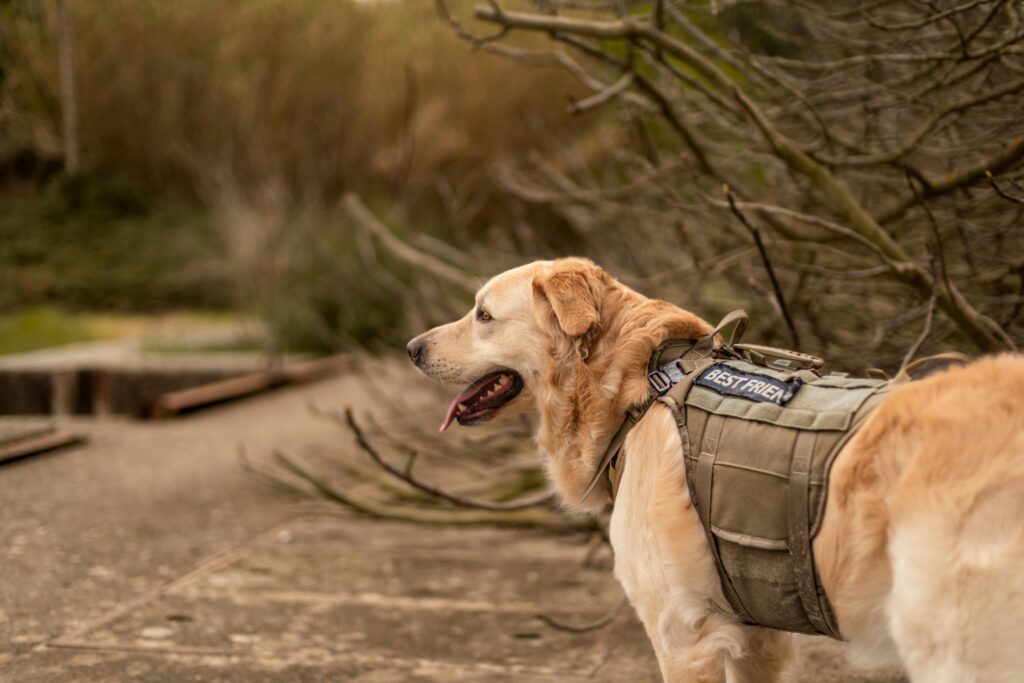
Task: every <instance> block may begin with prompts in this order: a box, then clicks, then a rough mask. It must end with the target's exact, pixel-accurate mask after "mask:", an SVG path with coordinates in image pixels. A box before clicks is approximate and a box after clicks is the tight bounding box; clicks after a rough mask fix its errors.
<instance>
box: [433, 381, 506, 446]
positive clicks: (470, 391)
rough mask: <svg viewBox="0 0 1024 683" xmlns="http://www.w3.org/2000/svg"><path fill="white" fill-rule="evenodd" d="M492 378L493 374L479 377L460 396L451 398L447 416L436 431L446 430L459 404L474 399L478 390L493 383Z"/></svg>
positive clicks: (457, 410)
mask: <svg viewBox="0 0 1024 683" xmlns="http://www.w3.org/2000/svg"><path fill="white" fill-rule="evenodd" d="M494 377H495V376H494V375H493V374H492V375H487V376H486V377H481V378H480V379H478V380H477V381H475V382H473V383H472V384H470V385H469V386H468V387H466V388H465V389H464V390H463V392H462V393H461V394H459V395H458V396H456V397H455V398H453V399H452V404H451V405H450V406H448V414H447V415H445V416H444V422H442V423H441V428H440V429H439V430H438V431H439V432H443V431H444V430H446V429H448V425H450V424H451V423H452V420H454V419H455V414H456V413H458V412H459V404H460V403H465V402H468V401H469V400H471V399H472V398H474V397H475V396H476V395H477V394H478V393H480V390H481V389H483V387H485V386H487V385H489V384H491V382H493V381H494Z"/></svg>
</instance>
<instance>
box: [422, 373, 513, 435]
mask: <svg viewBox="0 0 1024 683" xmlns="http://www.w3.org/2000/svg"><path fill="white" fill-rule="evenodd" d="M522 390H523V378H522V377H520V376H519V374H518V373H515V372H513V371H512V370H498V371H497V372H492V373H491V374H489V375H485V376H483V377H481V378H480V379H478V380H477V381H475V382H473V383H472V384H470V385H469V386H468V387H466V389H465V390H464V391H463V392H462V393H461V394H459V395H458V396H456V397H455V400H453V401H452V404H451V405H450V406H448V414H447V415H445V418H444V422H442V423H441V430H440V431H442V432H443V431H444V430H446V429H448V425H450V424H451V423H452V420H458V421H459V424H460V425H463V426H466V425H472V424H477V423H479V422H485V421H486V420H490V419H491V418H492V417H494V416H495V415H497V414H498V412H499V411H500V410H501V408H502V407H503V406H504V405H506V404H507V403H508V402H510V401H511V400H512V399H514V398H515V397H516V396H518V395H519V392H520V391H522Z"/></svg>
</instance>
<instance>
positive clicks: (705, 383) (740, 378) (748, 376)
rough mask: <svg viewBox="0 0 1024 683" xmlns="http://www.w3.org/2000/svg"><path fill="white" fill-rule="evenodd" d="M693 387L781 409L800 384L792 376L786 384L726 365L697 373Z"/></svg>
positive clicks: (800, 382) (766, 376)
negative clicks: (772, 404)
mask: <svg viewBox="0 0 1024 683" xmlns="http://www.w3.org/2000/svg"><path fill="white" fill-rule="evenodd" d="M695 384H699V385H701V386H702V387H707V388H708V389H711V390H712V391H716V392H718V393H719V394H728V395H729V396H739V397H740V398H746V399H750V400H751V401H758V402H760V403H774V404H775V405H777V406H784V405H786V404H787V403H789V401H790V399H792V398H793V397H794V396H795V395H796V392H797V391H798V390H799V389H800V387H801V386H802V384H803V382H802V381H800V379H798V378H795V377H794V378H793V379H791V380H789V381H788V382H786V381H783V380H781V379H776V378H774V377H769V376H768V375H759V374H757V373H755V372H743V371H742V370H737V369H735V368H731V367H729V366H727V365H712V366H711V367H709V368H707V369H706V370H704V372H702V373H700V375H699V376H698V377H697V379H696V381H695Z"/></svg>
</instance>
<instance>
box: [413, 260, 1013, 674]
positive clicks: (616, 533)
mask: <svg viewBox="0 0 1024 683" xmlns="http://www.w3.org/2000/svg"><path fill="white" fill-rule="evenodd" d="M710 330H711V326H710V325H708V323H707V322H705V321H703V320H701V319H700V318H699V317H697V316H696V315H694V314H692V313H689V312H687V311H685V310H682V309H681V308H678V307H676V306H673V305H672V304H669V303H666V302H664V301H657V300H653V299H649V298H647V297H644V296H643V295H641V294H639V293H637V292H635V291H633V290H631V289H629V288H628V287H626V286H624V285H622V284H621V283H619V282H618V281H616V280H615V279H614V278H613V277H611V276H610V275H609V274H607V273H606V272H604V271H603V270H601V269H600V268H598V267H597V266H596V265H594V264H593V263H591V262H590V261H587V260H584V259H577V258H569V259H559V260H556V261H540V262H536V263H531V264H528V265H525V266H522V267H519V268H515V269H513V270H510V271H507V272H505V273H502V274H501V275H498V276H497V277H495V278H494V279H492V280H491V281H489V282H488V283H487V284H486V285H484V286H483V288H481V289H480V291H479V293H478V294H477V297H476V305H475V307H474V308H473V310H472V311H470V312H469V313H468V314H467V315H466V316H465V317H464V318H462V319H461V320H458V321H456V322H453V323H450V324H448V325H444V326H441V327H437V328H435V329H432V330H430V331H428V332H426V333H424V334H422V335H420V336H418V337H416V338H415V339H413V340H412V341H411V342H409V345H408V351H409V355H410V356H411V357H412V359H413V361H414V362H415V363H416V365H417V366H419V368H420V369H421V370H422V371H423V372H425V373H426V374H428V375H430V376H432V377H435V378H437V379H440V380H444V381H447V382H459V383H469V385H470V386H469V387H468V388H467V389H466V390H465V391H463V392H462V393H461V394H459V395H458V396H457V397H456V398H455V400H454V401H452V404H451V406H450V407H449V409H448V411H447V414H446V415H445V418H444V423H443V424H442V430H443V429H444V428H446V427H447V426H448V425H449V424H450V423H451V422H452V421H453V420H456V421H458V422H459V423H460V424H463V425H469V424H474V423H477V422H481V421H484V420H488V419H490V418H492V417H494V416H495V415H497V414H498V413H500V412H505V411H508V410H511V409H513V408H515V407H517V406H518V407H521V408H524V409H535V410H537V411H539V413H540V426H539V431H538V434H537V442H538V445H539V448H540V450H541V454H542V456H543V460H544V462H545V463H546V467H547V470H548V473H549V476H550V480H551V482H552V483H553V485H554V487H555V488H556V489H557V491H558V493H559V494H560V496H561V499H562V500H563V502H564V504H565V505H566V506H567V507H569V508H573V509H581V508H583V507H586V508H589V509H591V510H594V509H597V508H601V507H602V506H604V505H606V503H607V500H606V499H604V497H603V495H599V493H598V492H595V493H594V494H593V495H591V496H590V497H589V498H588V500H587V502H586V505H585V506H584V505H582V504H581V503H580V494H581V492H582V491H583V490H584V488H585V487H586V485H587V483H588V482H589V481H590V479H591V476H592V475H593V473H594V468H595V467H596V465H597V462H598V459H599V458H600V456H601V455H602V453H603V451H604V450H605V447H606V445H607V443H608V441H609V439H610V438H611V436H612V435H613V434H614V433H615V431H616V430H617V429H618V428H619V425H620V424H621V422H622V420H623V417H624V415H625V412H626V409H627V408H628V407H629V406H631V405H635V404H639V403H641V402H642V401H643V400H644V399H645V397H647V395H648V392H649V388H648V384H647V377H646V367H647V362H648V359H649V357H650V355H651V353H652V352H653V351H654V349H655V347H657V346H658V344H659V343H660V342H662V341H663V340H665V339H668V338H675V337H683V338H696V337H700V336H702V335H706V334H707V333H709V332H710ZM625 451H626V453H627V454H628V457H627V459H626V468H625V472H624V474H623V476H622V480H621V483H620V489H619V492H618V496H617V498H616V500H615V506H614V510H613V512H612V517H611V527H610V533H611V542H612V546H613V548H614V551H615V576H616V578H617V579H618V580H619V582H620V583H621V584H622V586H623V588H624V589H625V592H626V594H627V595H628V597H629V600H630V601H631V603H632V604H633V606H634V607H635V609H636V611H637V614H638V615H639V617H640V619H641V621H642V622H643V624H644V627H645V628H646V631H647V634H648V635H649V637H650V640H651V643H652V644H653V646H654V650H655V653H656V654H657V657H658V661H659V664H660V667H661V671H662V676H663V678H664V679H665V680H666V681H670V682H673V683H677V682H681V681H695V682H696V681H700V682H705V681H715V682H720V681H723V680H727V681H730V682H733V683H738V682H746V683H771V682H772V681H776V680H779V679H780V677H781V675H782V673H783V670H784V669H785V667H786V663H787V659H788V656H789V652H790V649H791V643H790V636H789V635H788V634H786V633H783V632H780V631H773V630H770V629H764V628H759V627H752V626H746V625H743V624H741V623H739V622H738V621H737V619H736V618H735V617H734V616H733V614H732V613H731V612H730V610H729V609H728V606H727V602H726V600H725V598H724V596H723V594H722V590H721V586H720V583H719V577H718V574H717V573H716V571H715V567H714V564H713V559H712V555H711V552H710V551H709V549H708V546H707V541H706V539H705V536H704V532H703V530H702V528H701V524H700V521H699V519H698V516H697V514H696V512H695V511H694V509H693V507H692V505H691V503H690V499H689V495H688V494H687V489H686V484H685V478H684V471H683V467H684V464H683V459H682V457H680V454H681V443H680V440H679V433H678V431H677V428H676V425H675V423H674V421H673V419H672V416H671V414H670V413H669V411H668V409H666V408H665V407H664V406H662V405H660V404H657V403H656V404H655V405H654V407H653V408H651V410H650V411H649V412H648V413H647V414H646V415H645V417H644V418H643V419H642V420H641V421H640V423H639V424H638V425H637V426H636V428H634V429H633V431H632V432H630V434H629V436H628V438H627V439H626V442H625ZM827 501H828V502H827V506H826V511H825V518H824V522H823V526H822V528H821V531H820V533H819V534H818V536H817V537H816V538H815V540H814V543H813V552H814V557H815V560H816V563H817V567H818V569H819V572H820V575H821V580H822V584H823V586H824V588H825V590H826V592H827V594H828V596H829V598H830V599H831V602H832V605H833V608H834V610H835V612H836V617H837V620H838V623H839V627H840V630H841V631H842V633H843V635H844V637H845V638H846V640H847V641H848V643H849V648H848V649H849V652H850V654H851V658H852V660H853V661H854V663H859V664H861V665H863V666H869V667H870V666H881V665H901V666H902V667H904V668H905V670H906V671H907V672H908V674H909V676H910V677H911V679H912V680H913V681H914V682H915V683H920V682H927V683H947V682H948V683H953V682H956V683H970V682H979V683H980V682H985V683H995V682H997V681H1002V682H1005V683H1009V682H1010V681H1016V682H1019V681H1024V358H1022V357H1020V356H1014V355H1004V356H999V357H992V358H986V359H983V360H979V361H977V362H975V363H972V364H970V365H968V366H966V367H961V368H956V369H951V370H947V371H945V372H942V373H940V374H937V375H933V376H930V377H928V378H927V379H924V380H921V381H917V382H913V383H910V384H907V385H904V386H901V387H899V388H897V389H894V390H893V391H891V392H890V394H889V396H888V398H886V399H885V400H884V401H883V403H882V404H881V405H880V407H878V408H877V409H876V410H875V412H874V413H873V414H872V416H871V417H870V418H869V420H868V421H867V423H866V424H865V425H864V427H862V428H861V429H860V430H859V432H858V433H857V434H856V436H855V437H854V438H853V439H851V440H850V442H849V443H848V444H847V445H846V446H845V447H844V448H843V450H842V452H841V453H840V454H839V456H838V458H837V459H836V461H835V464H834V466H833V468H832V473H831V478H830V480H829V484H828V493H827Z"/></svg>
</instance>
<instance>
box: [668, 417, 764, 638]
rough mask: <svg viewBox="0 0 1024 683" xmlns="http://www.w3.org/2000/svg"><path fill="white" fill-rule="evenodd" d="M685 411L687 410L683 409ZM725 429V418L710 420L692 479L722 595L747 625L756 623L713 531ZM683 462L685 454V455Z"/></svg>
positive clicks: (711, 418) (696, 503)
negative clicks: (713, 498)
mask: <svg viewBox="0 0 1024 683" xmlns="http://www.w3.org/2000/svg"><path fill="white" fill-rule="evenodd" d="M683 410H685V407H684V408H683ZM724 426H725V418H724V417H722V416H721V415H711V416H710V417H709V418H708V423H707V427H706V428H705V429H704V438H703V439H702V440H701V447H700V455H699V456H698V458H697V471H696V472H695V473H694V477H693V491H692V492H691V495H694V496H695V497H694V500H693V504H694V507H696V508H697V514H698V516H699V517H700V522H701V525H702V526H703V527H704V533H705V535H706V536H707V539H708V543H709V545H710V546H711V554H712V555H714V558H715V568H716V569H717V570H718V576H719V578H720V579H721V583H722V592H723V593H725V597H726V599H727V600H728V601H729V605H730V606H731V607H732V608H733V610H735V612H736V616H737V617H738V618H739V620H740V621H743V622H745V623H748V624H752V623H754V620H753V619H752V618H751V616H750V614H749V613H748V612H747V609H746V607H744V606H743V601H742V600H740V597H739V595H738V594H737V593H736V589H735V588H734V587H733V585H732V581H731V579H730V578H729V575H728V574H727V573H725V571H724V570H723V565H722V558H721V557H720V556H719V552H718V539H717V538H715V533H714V531H713V530H712V528H711V526H712V525H711V496H712V493H713V482H714V473H715V457H716V456H717V454H718V445H719V443H720V442H721V439H722V428H723V427H724ZM683 458H684V462H685V461H686V460H685V458H686V454H685V453H684V454H683Z"/></svg>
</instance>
